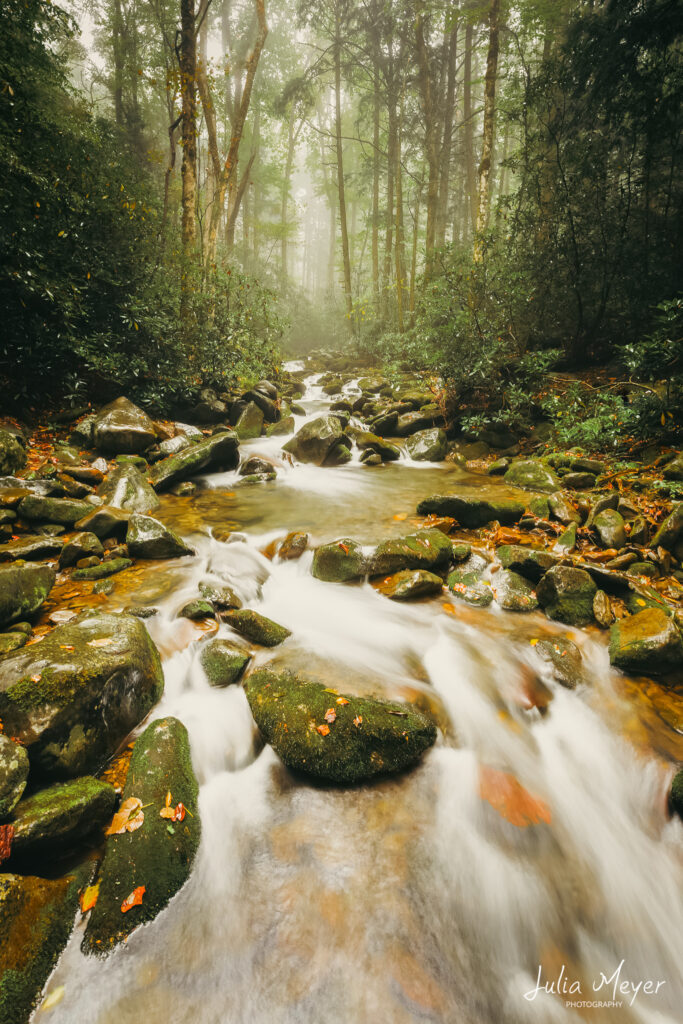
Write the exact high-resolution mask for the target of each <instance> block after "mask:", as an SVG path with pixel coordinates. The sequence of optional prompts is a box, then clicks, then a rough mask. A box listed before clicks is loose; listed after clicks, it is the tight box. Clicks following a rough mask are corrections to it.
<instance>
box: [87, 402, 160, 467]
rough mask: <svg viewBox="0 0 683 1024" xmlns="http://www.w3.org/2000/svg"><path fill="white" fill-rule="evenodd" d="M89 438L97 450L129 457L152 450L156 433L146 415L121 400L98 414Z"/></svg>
mask: <svg viewBox="0 0 683 1024" xmlns="http://www.w3.org/2000/svg"><path fill="white" fill-rule="evenodd" d="M92 437H93V442H94V445H95V447H96V448H97V449H98V450H99V451H103V452H112V453H122V454H131V453H134V452H144V451H146V450H147V449H148V448H151V447H152V445H153V444H154V443H155V441H156V432H155V430H154V424H153V423H152V421H151V419H150V418H149V416H148V415H147V413H146V412H143V410H142V409H140V408H139V407H138V406H137V405H135V404H134V403H133V402H131V401H129V400H128V399H127V398H123V397H121V398H117V399H116V400H115V401H114V402H110V403H109V405H105V406H104V407H103V408H102V409H100V411H99V412H98V413H97V415H96V416H95V421H94V423H93V432H92Z"/></svg>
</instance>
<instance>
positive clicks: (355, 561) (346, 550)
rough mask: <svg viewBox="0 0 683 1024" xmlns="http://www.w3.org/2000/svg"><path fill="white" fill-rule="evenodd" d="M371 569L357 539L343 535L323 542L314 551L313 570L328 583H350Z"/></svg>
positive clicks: (315, 574)
mask: <svg viewBox="0 0 683 1024" xmlns="http://www.w3.org/2000/svg"><path fill="white" fill-rule="evenodd" d="M368 570H369V566H368V559H367V556H366V555H365V553H364V552H363V548H362V547H361V545H360V544H358V543H357V541H355V540H349V538H347V537H343V538H342V539H341V540H335V541H332V543H331V544H321V545H320V547H318V548H316V549H315V551H314V553H313V564H312V566H311V572H312V573H313V575H314V576H315V578H316V579H318V580H325V582H327V583H349V582H351V581H352V580H360V579H363V577H364V576H367V574H368Z"/></svg>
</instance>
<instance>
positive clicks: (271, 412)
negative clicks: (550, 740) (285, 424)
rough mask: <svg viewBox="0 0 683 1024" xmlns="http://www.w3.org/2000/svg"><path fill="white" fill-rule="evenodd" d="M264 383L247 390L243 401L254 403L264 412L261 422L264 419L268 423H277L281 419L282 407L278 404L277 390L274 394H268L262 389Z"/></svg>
mask: <svg viewBox="0 0 683 1024" xmlns="http://www.w3.org/2000/svg"><path fill="white" fill-rule="evenodd" d="M261 387H262V385H259V384H257V385H256V387H255V388H254V389H253V390H251V391H245V393H244V394H243V395H242V401H244V402H247V403H253V404H254V405H255V406H257V407H258V408H259V409H260V410H261V412H262V413H263V415H262V417H261V423H263V421H264V419H265V421H266V423H275V422H277V420H279V419H280V409H279V408H278V404H277V391H276V392H275V394H274V395H273V394H272V393H271V394H266V393H265V392H264V391H262V390H260V388H261Z"/></svg>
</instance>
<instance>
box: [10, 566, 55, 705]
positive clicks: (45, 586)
mask: <svg viewBox="0 0 683 1024" xmlns="http://www.w3.org/2000/svg"><path fill="white" fill-rule="evenodd" d="M56 578H57V573H56V572H55V570H54V569H52V568H51V567H50V566H49V565H2V566H0V626H7V625H9V623H11V622H18V621H20V620H21V619H25V618H30V616H31V615H33V614H34V613H35V612H37V611H38V609H39V608H40V606H41V605H42V603H43V601H44V600H45V599H46V597H47V595H48V594H49V593H50V591H51V590H52V587H53V586H54V582H55V579H56ZM0 717H2V716H1V715H0Z"/></svg>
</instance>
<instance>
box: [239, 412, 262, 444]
mask: <svg viewBox="0 0 683 1024" xmlns="http://www.w3.org/2000/svg"><path fill="white" fill-rule="evenodd" d="M263 420H264V416H263V410H262V409H260V408H259V406H258V405H257V404H256V402H247V404H246V406H245V408H244V409H243V410H242V412H241V413H240V416H239V419H238V420H237V423H236V424H235V433H236V434H237V436H238V438H239V439H240V441H249V440H251V438H254V437H260V436H261V431H262V430H263Z"/></svg>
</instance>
